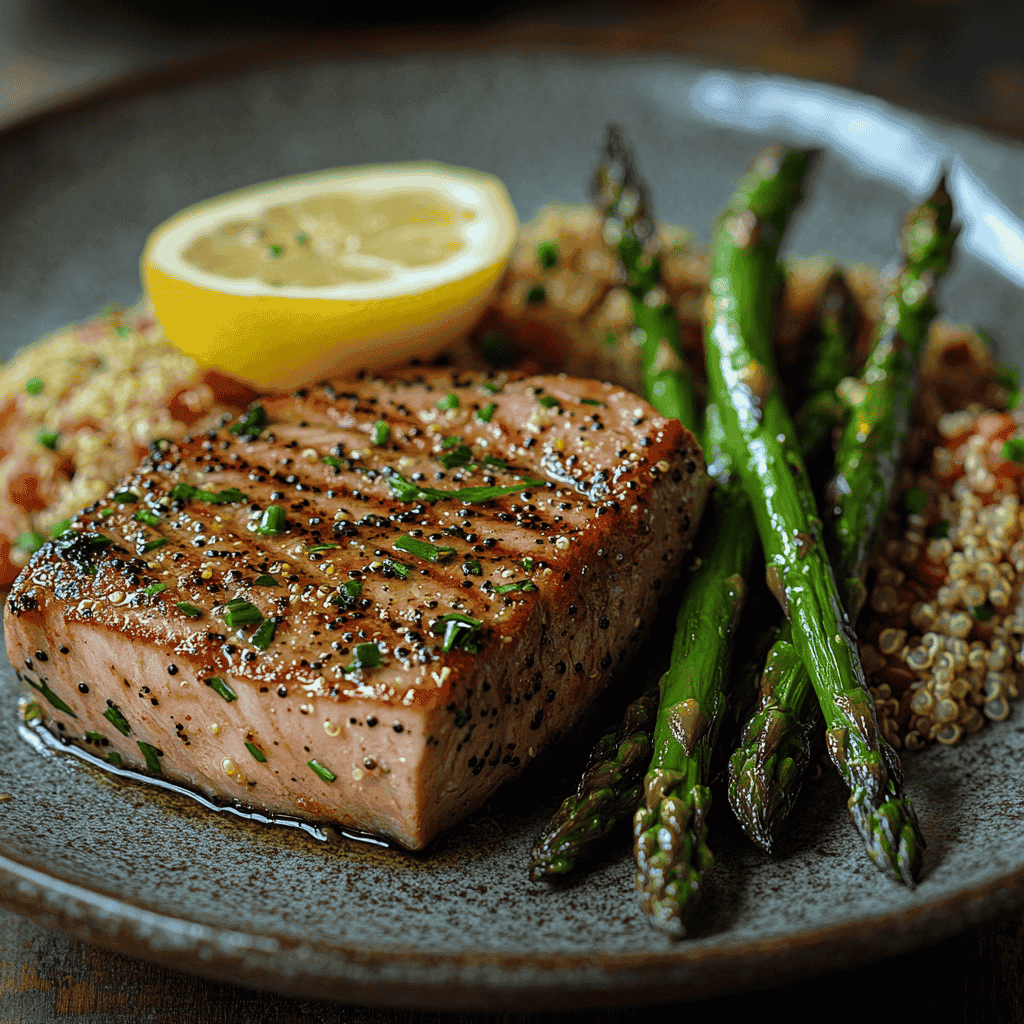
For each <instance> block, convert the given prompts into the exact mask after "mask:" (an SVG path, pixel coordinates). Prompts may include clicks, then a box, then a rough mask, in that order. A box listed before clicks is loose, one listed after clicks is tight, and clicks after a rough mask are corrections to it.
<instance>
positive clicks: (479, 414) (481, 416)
mask: <svg viewBox="0 0 1024 1024" xmlns="http://www.w3.org/2000/svg"><path fill="white" fill-rule="evenodd" d="M497 408H498V407H497V406H496V405H495V404H494V403H493V402H488V403H487V404H486V405H485V406H484V407H483V408H482V409H477V411H476V418H477V419H478V420H479V421H480V422H481V423H490V422H491V417H492V416H493V415H494V410H495V409H497Z"/></svg>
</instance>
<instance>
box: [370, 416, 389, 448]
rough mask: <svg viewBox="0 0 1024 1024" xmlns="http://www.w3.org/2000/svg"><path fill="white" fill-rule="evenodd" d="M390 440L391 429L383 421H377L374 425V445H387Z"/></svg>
mask: <svg viewBox="0 0 1024 1024" xmlns="http://www.w3.org/2000/svg"><path fill="white" fill-rule="evenodd" d="M390 439H391V428H390V427H389V426H388V425H387V424H386V423H385V422H384V421H383V420H377V422H376V423H374V425H373V443H374V444H378V445H380V444H387V443H388V441H389V440H390Z"/></svg>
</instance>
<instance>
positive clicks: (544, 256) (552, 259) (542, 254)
mask: <svg viewBox="0 0 1024 1024" xmlns="http://www.w3.org/2000/svg"><path fill="white" fill-rule="evenodd" d="M537 262H538V263H540V265H541V266H542V267H543V268H544V269H545V270H551V268H552V267H554V265H555V264H556V263H557V262H558V243H557V242H555V241H554V240H553V239H552V240H549V241H546V242H541V243H540V245H538V246H537Z"/></svg>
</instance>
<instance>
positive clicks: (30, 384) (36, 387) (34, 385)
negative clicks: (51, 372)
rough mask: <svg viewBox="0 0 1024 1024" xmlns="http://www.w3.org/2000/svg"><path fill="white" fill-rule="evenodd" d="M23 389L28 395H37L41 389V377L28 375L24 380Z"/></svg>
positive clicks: (40, 392)
mask: <svg viewBox="0 0 1024 1024" xmlns="http://www.w3.org/2000/svg"><path fill="white" fill-rule="evenodd" d="M25 390H26V391H27V392H28V393H29V394H30V395H39V394H42V391H43V378H42V377H29V379H28V380H27V381H25Z"/></svg>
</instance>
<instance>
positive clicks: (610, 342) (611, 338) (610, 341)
mask: <svg viewBox="0 0 1024 1024" xmlns="http://www.w3.org/2000/svg"><path fill="white" fill-rule="evenodd" d="M604 343H605V344H606V345H607V346H608V347H609V348H615V335H614V334H612V332H611V331H609V332H608V333H607V334H606V335H605V336H604Z"/></svg>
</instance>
